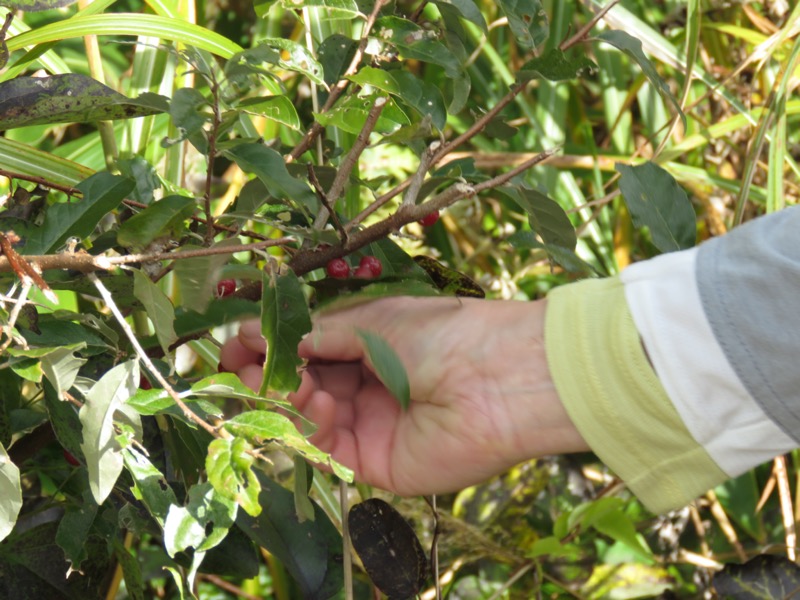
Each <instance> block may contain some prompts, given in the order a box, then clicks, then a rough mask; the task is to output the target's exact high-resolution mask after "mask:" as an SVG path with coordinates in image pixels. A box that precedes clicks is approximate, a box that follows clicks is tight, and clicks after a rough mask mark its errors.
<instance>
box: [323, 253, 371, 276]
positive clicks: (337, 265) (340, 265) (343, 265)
mask: <svg viewBox="0 0 800 600" xmlns="http://www.w3.org/2000/svg"><path fill="white" fill-rule="evenodd" d="M325 272H326V273H327V274H328V277H333V278H334V279H348V278H349V277H355V278H356V279H375V278H376V277H379V276H380V274H381V272H383V265H382V264H381V261H380V259H379V258H377V257H375V256H362V257H361V261H360V262H359V263H358V267H356V268H355V269H352V270H351V269H350V265H348V264H347V261H346V260H345V259H343V258H334V259H333V260H331V261H330V262H329V263H328V264H327V265H326V266H325Z"/></svg>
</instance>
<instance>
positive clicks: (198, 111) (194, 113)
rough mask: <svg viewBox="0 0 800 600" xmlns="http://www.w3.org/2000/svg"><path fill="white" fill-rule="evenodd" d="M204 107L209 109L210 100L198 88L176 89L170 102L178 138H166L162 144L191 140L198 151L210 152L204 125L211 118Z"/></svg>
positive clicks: (170, 112)
mask: <svg viewBox="0 0 800 600" xmlns="http://www.w3.org/2000/svg"><path fill="white" fill-rule="evenodd" d="M204 109H208V101H207V100H206V99H205V97H204V96H203V94H201V93H200V92H198V91H197V90H196V89H194V88H180V89H177V90H175V93H174V94H173V97H172V100H171V101H170V103H169V116H170V117H171V118H172V122H173V123H174V124H175V127H176V128H177V129H178V133H179V135H178V136H177V137H176V138H170V139H165V140H164V141H162V145H163V146H165V147H166V146H171V145H173V144H177V143H178V142H182V141H184V140H189V141H190V142H191V144H192V145H193V146H194V147H195V148H197V151H198V152H200V153H201V154H208V140H207V139H206V135H205V131H204V130H203V127H204V126H205V124H206V123H207V122H208V121H209V120H210V116H209V115H208V114H206V113H205V112H204Z"/></svg>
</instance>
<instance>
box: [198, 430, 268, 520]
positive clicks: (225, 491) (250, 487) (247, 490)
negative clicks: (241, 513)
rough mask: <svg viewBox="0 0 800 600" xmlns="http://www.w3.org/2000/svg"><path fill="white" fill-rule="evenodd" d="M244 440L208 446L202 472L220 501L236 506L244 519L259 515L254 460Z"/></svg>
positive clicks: (215, 441) (220, 440)
mask: <svg viewBox="0 0 800 600" xmlns="http://www.w3.org/2000/svg"><path fill="white" fill-rule="evenodd" d="M250 450H252V447H251V446H250V444H248V443H247V441H246V440H245V439H244V438H240V437H237V438H219V439H216V440H214V441H213V442H211V443H210V444H209V445H208V456H207V457H206V471H207V473H208V481H209V482H210V483H211V485H213V486H214V489H215V490H216V491H217V492H218V493H219V494H220V495H221V496H223V497H224V498H228V499H229V500H233V501H234V502H237V503H238V504H239V505H240V506H241V507H242V508H243V509H244V510H245V512H247V514H248V515H250V516H253V517H256V516H258V514H259V513H260V512H261V509H262V506H261V504H259V492H260V491H261V484H260V483H259V480H258V478H257V477H256V474H255V473H254V471H253V469H252V466H253V462H254V461H255V459H254V458H253V456H252V455H251V454H249V451H250Z"/></svg>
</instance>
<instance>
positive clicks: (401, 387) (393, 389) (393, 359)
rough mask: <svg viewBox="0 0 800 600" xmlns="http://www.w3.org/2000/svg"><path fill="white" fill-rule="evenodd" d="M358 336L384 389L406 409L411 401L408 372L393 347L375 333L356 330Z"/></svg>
mask: <svg viewBox="0 0 800 600" xmlns="http://www.w3.org/2000/svg"><path fill="white" fill-rule="evenodd" d="M358 336H359V337H360V338H361V339H362V340H363V342H364V349H365V350H366V354H367V358H368V359H369V362H370V364H371V365H372V367H373V368H374V369H375V374H376V375H377V376H378V379H380V380H381V382H382V383H383V385H385V386H386V389H387V390H389V392H390V393H391V394H392V396H394V397H395V398H396V399H397V401H398V402H399V403H400V406H401V407H402V408H403V410H408V406H409V404H410V403H411V386H410V385H409V383H408V374H407V373H406V368H405V367H404V366H403V363H402V361H401V360H400V357H399V356H397V353H396V352H395V351H394V349H393V348H392V347H391V346H390V345H389V344H388V343H387V342H386V340H385V339H383V338H382V337H381V336H379V335H378V334H377V333H374V332H372V331H365V330H363V329H359V330H358Z"/></svg>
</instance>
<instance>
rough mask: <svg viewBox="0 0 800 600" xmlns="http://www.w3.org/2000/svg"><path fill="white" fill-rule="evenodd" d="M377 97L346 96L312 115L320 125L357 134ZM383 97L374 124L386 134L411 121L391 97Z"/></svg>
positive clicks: (379, 130)
mask: <svg viewBox="0 0 800 600" xmlns="http://www.w3.org/2000/svg"><path fill="white" fill-rule="evenodd" d="M378 97H379V96H377V95H372V96H365V97H361V96H348V97H346V98H345V99H344V100H341V101H339V102H338V103H337V104H336V106H334V107H333V108H332V109H331V110H329V111H327V112H324V113H314V117H315V118H316V119H317V121H318V122H319V124H320V125H324V126H326V127H338V128H339V129H341V130H343V131H347V132H348V133H353V134H358V133H360V132H361V130H362V129H363V128H364V123H365V122H366V120H367V116H368V115H369V112H370V110H371V109H372V106H373V104H375V100H376V99H377V98H378ZM384 98H385V99H386V104H385V105H384V107H383V110H382V111H381V115H380V117H378V121H377V123H376V124H375V131H377V132H378V133H387V134H388V133H393V132H395V131H397V130H398V129H400V128H401V127H403V126H404V125H409V124H410V123H411V121H409V119H408V117H407V116H406V114H405V113H404V112H403V111H402V110H401V109H400V108H399V107H398V106H397V104H396V103H395V102H394V101H392V99H391V98H386V97H385V96H384Z"/></svg>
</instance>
